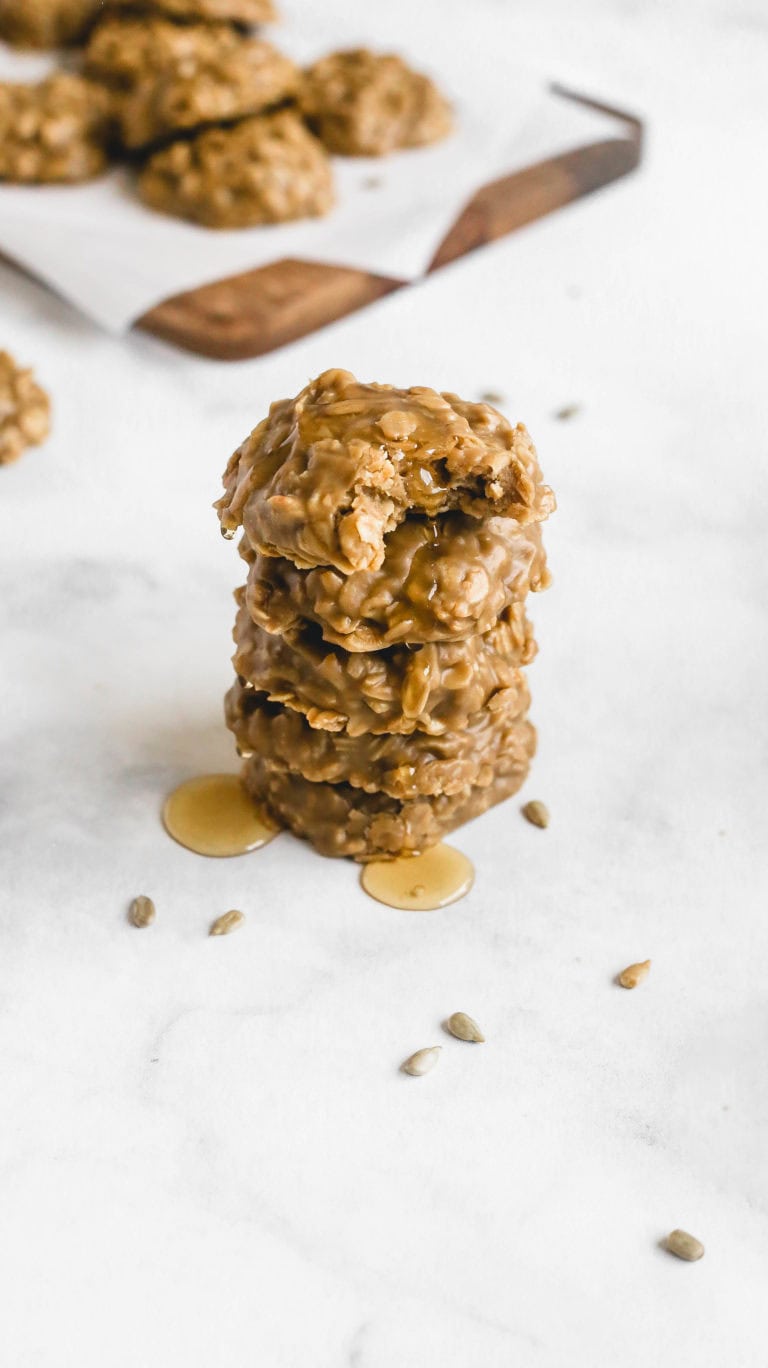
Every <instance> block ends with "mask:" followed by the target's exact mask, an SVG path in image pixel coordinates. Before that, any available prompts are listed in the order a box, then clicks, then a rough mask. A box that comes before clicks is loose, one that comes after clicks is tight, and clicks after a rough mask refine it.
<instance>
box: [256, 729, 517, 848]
mask: <svg viewBox="0 0 768 1368" xmlns="http://www.w3.org/2000/svg"><path fill="white" fill-rule="evenodd" d="M534 740H535V733H534V732H533V728H531V734H530V744H531V748H532V749H533V745H534ZM525 770H527V766H526V767H525ZM525 770H523V769H521V766H520V756H519V754H518V753H515V754H514V755H513V756H512V757H511V758H510V759H509V760H507V759H506V758H505V757H503V756H502V757H500V758H499V761H498V763H497V765H496V768H495V772H494V776H493V779H492V780H491V782H490V783H489V784H488V785H486V786H485V787H484V788H468V789H463V790H462V791H461V792H460V793H454V794H440V795H439V796H437V797H432V798H428V797H421V798H415V799H408V800H407V801H404V802H400V801H398V799H396V798H390V797H389V796H388V795H387V794H384V793H366V792H365V791H364V790H363V789H359V788H352V787H351V786H350V785H349V784H313V783H311V782H310V780H308V779H302V778H301V776H300V775H298V774H294V773H292V772H291V771H289V770H286V769H274V768H271V767H270V766H269V764H268V763H267V762H265V761H264V760H263V759H262V758H261V757H260V756H258V755H254V756H252V757H251V759H249V760H246V762H245V765H244V768H243V780H244V783H245V786H246V788H247V790H248V792H249V793H250V794H251V795H252V797H253V798H255V799H256V801H257V802H262V803H264V804H265V805H266V806H267V808H268V809H269V811H270V812H271V813H272V814H273V816H274V817H275V818H276V819H277V821H279V822H281V823H282V824H283V825H284V826H286V827H288V829H289V830H290V831H292V832H293V833H294V834H295V835H296V836H303V837H305V838H306V839H307V840H309V841H311V843H312V845H313V846H314V847H315V848H316V849H317V850H319V851H320V853H321V855H332V856H338V855H350V856H352V857H353V859H355V860H359V861H361V862H366V861H368V860H381V859H394V858H395V857H396V856H398V855H406V854H407V855H416V854H419V853H420V852H421V851H422V850H426V849H428V848H429V846H433V845H436V844H437V842H438V841H440V840H442V838H443V836H445V835H447V834H448V832H449V831H453V830H455V828H456V827H458V826H461V825H463V823H464V822H468V821H470V820H471V819H472V818H473V817H478V816H479V815H480V813H482V812H486V811H487V810H488V808H490V807H493V805H494V804H495V803H500V802H502V801H503V800H504V799H505V798H509V797H510V795H511V794H513V793H516V792H517V790H518V789H519V788H520V787H521V785H522V784H523V782H524V780H525Z"/></svg>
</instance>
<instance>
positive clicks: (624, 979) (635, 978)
mask: <svg viewBox="0 0 768 1368" xmlns="http://www.w3.org/2000/svg"><path fill="white" fill-rule="evenodd" d="M650 972H651V961H650V960H642V961H641V962H640V964H628V965H627V967H626V969H622V971H621V973H620V974H619V983H620V984H621V986H622V988H637V986H638V984H639V983H645V980H646V979H647V977H648V975H649V974H650Z"/></svg>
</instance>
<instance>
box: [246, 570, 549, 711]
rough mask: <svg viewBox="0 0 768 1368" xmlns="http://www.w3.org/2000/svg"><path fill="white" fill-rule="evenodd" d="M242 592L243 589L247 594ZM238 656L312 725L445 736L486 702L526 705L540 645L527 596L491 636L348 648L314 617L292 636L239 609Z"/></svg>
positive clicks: (255, 682)
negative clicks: (329, 638) (526, 671)
mask: <svg viewBox="0 0 768 1368" xmlns="http://www.w3.org/2000/svg"><path fill="white" fill-rule="evenodd" d="M241 593H242V591H238V595H241ZM234 638H235V642H236V645H237V649H236V651H235V655H234V657H233V662H232V663H233V664H234V667H235V669H236V671H237V672H238V674H239V675H240V677H241V679H242V681H243V683H244V684H250V685H252V686H253V687H254V688H255V689H257V690H260V691H262V692H263V693H264V694H266V696H267V697H268V698H269V699H271V700H272V701H274V702H278V703H283V704H284V705H285V707H287V708H292V709H294V711H296V712H300V713H303V714H304V715H305V716H306V718H307V721H308V722H309V724H310V726H312V727H316V728H318V727H319V728H323V729H325V730H327V731H333V732H339V731H347V732H348V733H349V735H350V736H361V735H363V734H364V733H367V732H370V733H373V734H374V735H380V734H382V733H385V732H392V733H394V732H398V733H402V734H406V735H407V734H408V733H410V732H413V731H424V732H428V733H429V734H430V735H432V736H439V735H440V734H441V733H443V732H446V731H458V730H459V729H460V728H462V727H465V726H466V725H467V723H468V721H469V718H470V717H471V716H472V715H473V713H476V712H478V711H479V710H480V709H481V708H490V709H496V708H502V707H507V706H512V705H514V706H515V708H518V707H519V709H520V711H523V712H524V711H525V709H526V708H527V707H528V691H527V687H526V682H525V678H524V676H523V674H522V671H521V669H520V667H521V666H522V665H527V664H529V663H530V661H531V660H532V659H533V658H534V655H535V653H536V643H535V641H534V640H533V634H532V630H531V624H530V622H529V621H528V619H527V618H526V616H525V612H524V610H523V606H522V604H519V603H514V604H511V605H510V607H509V608H508V609H507V610H506V611H505V613H504V614H503V615H502V617H501V618H500V619H499V621H498V622H496V623H494V625H493V627H492V628H491V630H490V631H489V632H486V634H485V635H484V636H473V637H469V638H467V639H466V640H463V641H440V642H433V643H431V644H430V645H427V646H416V647H411V646H402V645H400V646H391V647H389V648H388V649H387V650H384V651H357V652H351V653H350V652H347V651H345V650H343V649H342V648H341V647H340V646H334V645H331V644H329V643H328V642H326V641H323V638H322V635H321V633H320V629H319V627H317V626H315V625H314V624H308V625H307V626H306V627H305V628H304V629H303V630H301V631H296V632H291V633H289V635H287V636H276V635H275V634H273V633H272V632H265V631H264V630H263V628H261V627H257V626H256V624H255V623H254V622H252V621H251V619H250V617H249V615H248V613H247V612H246V610H245V608H243V607H241V608H240V610H239V612H238V615H237V621H236V624H235V630H234Z"/></svg>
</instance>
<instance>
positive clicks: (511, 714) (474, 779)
mask: <svg viewBox="0 0 768 1368" xmlns="http://www.w3.org/2000/svg"><path fill="white" fill-rule="evenodd" d="M527 705H528V697H527V692H526V691H525V690H521V693H520V696H519V697H518V698H517V699H514V698H512V699H510V698H509V697H507V699H506V700H505V703H504V705H502V706H499V707H498V708H493V709H491V708H484V709H482V711H480V712H478V713H474V714H473V715H472V716H471V717H469V718H468V719H467V723H466V725H465V726H464V727H463V728H462V730H461V731H455V732H443V733H442V734H441V735H440V736H430V735H429V734H428V733H427V732H423V731H416V732H411V733H409V734H407V735H403V734H395V735H389V736H387V735H379V736H371V735H370V734H369V735H364V736H350V735H349V733H348V732H330V731H324V730H322V729H319V728H315V727H310V726H309V724H308V722H307V721H306V719H305V718H304V717H302V715H301V713H297V712H292V711H291V710H290V709H288V708H284V707H282V706H281V705H280V704H279V703H270V702H268V701H267V699H266V697H265V695H264V694H259V693H257V692H256V690H254V689H248V688H245V687H244V686H243V685H241V684H239V683H237V682H235V683H234V684H233V685H232V688H231V689H230V690H229V693H228V694H227V697H226V700H225V715H226V721H227V726H228V727H229V729H230V731H232V732H233V733H234V736H235V740H236V741H237V745H238V750H239V752H240V754H241V755H245V756H250V755H252V754H253V753H254V752H255V753H256V754H257V755H260V756H261V758H262V760H263V761H264V762H265V764H267V765H269V766H270V767H271V768H277V769H289V770H293V771H294V773H296V774H300V775H301V776H302V777H303V778H304V779H309V780H311V781H312V782H313V783H328V784H342V783H343V784H349V785H351V787H352V788H360V789H364V790H365V792H366V793H377V792H381V793H387V794H389V796H390V797H391V798H398V799H400V800H403V801H404V800H406V799H410V798H418V797H420V796H426V797H436V796H437V795H438V794H440V793H446V794H454V793H460V792H461V791H462V790H463V789H467V788H485V787H487V785H488V784H490V783H492V781H493V778H494V773H495V767H496V764H497V762H498V761H499V759H500V758H502V757H503V758H504V760H505V763H508V764H509V765H510V767H511V766H512V765H513V762H514V760H515V757H517V761H518V763H519V766H520V769H521V772H523V773H524V772H525V771H527V768H528V763H529V760H530V757H531V755H532V753H533V728H532V727H531V724H530V723H529V722H527V721H525V720H524V718H523V716H522V713H523V712H524V710H525V708H526V707H527Z"/></svg>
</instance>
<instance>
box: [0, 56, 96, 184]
mask: <svg viewBox="0 0 768 1368" xmlns="http://www.w3.org/2000/svg"><path fill="white" fill-rule="evenodd" d="M110 126H111V120H110V109H109V97H108V95H107V93H106V91H104V90H102V89H101V88H100V87H99V86H96V85H94V84H93V83H92V82H91V81H85V80H83V79H82V77H80V76H70V75H67V74H65V73H63V72H60V73H58V74H56V75H54V76H49V77H48V79H47V80H46V81H41V82H39V83H38V84H36V85H22V84H13V83H7V82H3V83H0V180H8V181H26V182H39V183H43V182H56V181H59V182H61V181H68V182H76V181H86V180H91V179H92V178H93V177H94V176H98V175H100V174H101V172H102V171H103V170H104V169H105V168H106V165H107V153H106V144H107V140H108V138H109V134H110Z"/></svg>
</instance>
